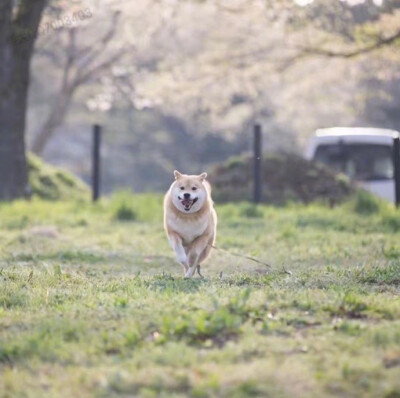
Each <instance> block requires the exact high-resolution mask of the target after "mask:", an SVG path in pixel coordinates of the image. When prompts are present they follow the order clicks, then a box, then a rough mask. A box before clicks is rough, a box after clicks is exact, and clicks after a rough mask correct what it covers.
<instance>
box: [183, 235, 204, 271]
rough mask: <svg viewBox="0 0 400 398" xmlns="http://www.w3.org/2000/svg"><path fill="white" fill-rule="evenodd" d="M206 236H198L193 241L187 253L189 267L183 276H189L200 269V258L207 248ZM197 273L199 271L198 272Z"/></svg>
mask: <svg viewBox="0 0 400 398" xmlns="http://www.w3.org/2000/svg"><path fill="white" fill-rule="evenodd" d="M207 245H208V237H205V236H200V237H198V238H197V239H196V240H195V241H194V242H193V243H192V246H191V248H190V250H189V253H188V263H189V269H188V270H187V272H186V274H185V278H191V277H192V276H193V274H194V273H195V272H196V270H197V272H199V271H200V267H199V265H200V264H199V263H200V261H201V258H202V253H203V252H204V250H206V249H207ZM199 275H201V274H200V272H199Z"/></svg>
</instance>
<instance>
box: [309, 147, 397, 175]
mask: <svg viewBox="0 0 400 398" xmlns="http://www.w3.org/2000/svg"><path fill="white" fill-rule="evenodd" d="M314 160H316V161H318V162H321V163H324V164H326V165H327V166H329V167H332V168H334V169H336V170H338V171H341V172H343V173H345V174H347V175H348V176H349V177H350V178H353V179H356V180H360V181H371V180H388V179H392V178H393V161H392V147H391V146H389V145H379V144H348V143H343V142H339V143H338V144H324V145H320V146H318V147H317V150H316V152H315V156H314Z"/></svg>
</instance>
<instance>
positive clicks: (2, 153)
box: [0, 0, 46, 201]
mask: <svg viewBox="0 0 400 398" xmlns="http://www.w3.org/2000/svg"><path fill="white" fill-rule="evenodd" d="M12 3H13V2H12V0H1V5H0V201H1V200H11V199H15V198H18V197H21V196H24V195H26V193H27V189H28V173H27V163H26V156H25V114H26V108H27V96H28V86H29V67H30V61H31V57H32V53H33V46H34V41H35V38H36V34H37V29H38V25H39V22H40V16H41V14H42V11H43V8H44V6H45V3H46V0H24V1H21V2H20V5H19V6H18V9H17V10H13V6H12ZM13 11H14V12H13ZM13 14H14V15H15V16H14V17H13Z"/></svg>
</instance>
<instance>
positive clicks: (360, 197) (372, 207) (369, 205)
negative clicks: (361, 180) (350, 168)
mask: <svg viewBox="0 0 400 398" xmlns="http://www.w3.org/2000/svg"><path fill="white" fill-rule="evenodd" d="M382 206H383V203H382V200H381V199H379V198H378V197H376V196H375V195H373V194H371V193H369V192H367V191H364V190H362V191H359V192H357V194H356V196H355V198H354V201H353V210H354V211H355V212H356V213H358V214H363V215H369V214H375V213H378V212H379V211H380V210H381V208H382Z"/></svg>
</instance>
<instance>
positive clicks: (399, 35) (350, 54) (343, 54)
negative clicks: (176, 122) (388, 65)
mask: <svg viewBox="0 0 400 398" xmlns="http://www.w3.org/2000/svg"><path fill="white" fill-rule="evenodd" d="M399 39H400V30H399V31H397V32H396V33H395V34H393V35H391V36H388V37H380V38H379V39H378V40H377V41H376V42H375V43H372V44H370V45H368V46H365V47H362V48H358V49H355V50H350V51H332V50H327V49H324V48H315V47H311V48H310V47H302V48H301V53H300V55H320V56H324V57H329V58H354V57H357V56H359V55H363V54H367V53H370V52H372V51H375V50H378V49H380V48H382V47H386V46H389V45H390V44H393V43H394V42H395V41H396V40H399Z"/></svg>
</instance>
